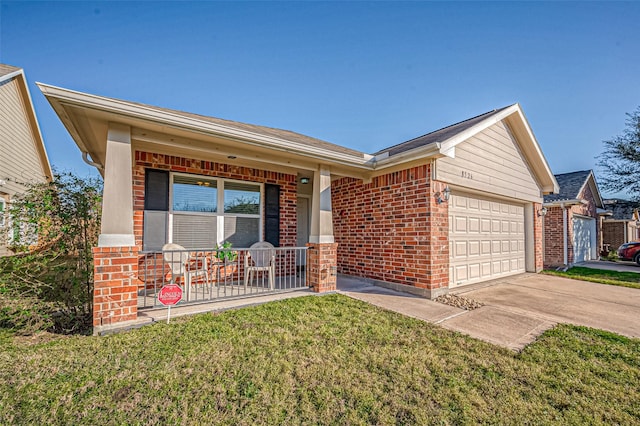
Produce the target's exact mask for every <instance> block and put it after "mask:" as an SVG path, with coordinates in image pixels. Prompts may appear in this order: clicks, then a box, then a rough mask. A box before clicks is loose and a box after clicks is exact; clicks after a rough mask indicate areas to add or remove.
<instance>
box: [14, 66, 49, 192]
mask: <svg viewBox="0 0 640 426" xmlns="http://www.w3.org/2000/svg"><path fill="white" fill-rule="evenodd" d="M9 76H13V77H16V80H17V81H18V82H19V83H18V84H19V85H20V86H21V91H22V92H23V94H24V96H25V98H26V99H24V103H25V105H24V107H25V110H26V112H27V114H29V116H30V120H29V121H30V122H31V125H32V126H33V136H34V138H35V139H36V143H37V144H38V145H39V146H37V147H36V151H37V152H38V156H39V157H40V164H41V165H42V169H43V171H44V172H45V174H46V175H47V176H46V177H48V180H51V179H53V171H52V170H51V163H50V162H49V155H48V154H47V150H46V148H45V146H44V139H43V138H42V131H41V130H40V124H39V123H38V117H37V116H36V110H35V108H34V107H33V100H32V99H31V93H30V92H29V85H28V84H27V77H26V76H25V74H24V70H22V69H19V70H18V71H14V72H12V73H10V74H9ZM11 78H12V77H11Z"/></svg>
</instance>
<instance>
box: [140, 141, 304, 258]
mask: <svg viewBox="0 0 640 426" xmlns="http://www.w3.org/2000/svg"><path fill="white" fill-rule="evenodd" d="M146 168H152V169H160V170H168V171H172V172H181V173H193V174H198V175H204V176H210V177H219V178H227V179H235V180H243V181H248V182H257V183H272V184H276V185H280V246H282V247H295V246H296V233H297V216H296V203H297V193H298V190H297V176H296V175H291V174H287V173H279V172H273V171H268V170H260V169H253V168H249V167H242V166H234V165H230V164H224V163H216V162H213V161H204V160H196V159H190V158H183V157H177V156H173V155H165V154H156V153H150V152H141V151H136V153H135V164H134V166H133V215H134V234H135V237H136V244H137V245H138V246H139V247H142V231H143V217H144V171H145V169H146ZM263 215H264V212H263ZM263 232H264V230H263Z"/></svg>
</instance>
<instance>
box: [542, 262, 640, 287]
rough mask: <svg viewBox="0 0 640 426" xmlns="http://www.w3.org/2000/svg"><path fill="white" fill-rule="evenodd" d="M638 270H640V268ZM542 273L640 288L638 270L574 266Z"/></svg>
mask: <svg viewBox="0 0 640 426" xmlns="http://www.w3.org/2000/svg"><path fill="white" fill-rule="evenodd" d="M638 270H639V271H640V268H639V269H638ZM542 273H543V274H547V275H556V276H558V277H566V278H573V279H576V280H582V281H590V282H593V283H600V284H608V285H617V286H621V287H630V288H640V273H636V272H617V271H607V270H604V269H592V268H583V267H581V266H574V267H573V268H571V269H569V270H567V271H566V272H562V271H551V270H547V271H543V272H542Z"/></svg>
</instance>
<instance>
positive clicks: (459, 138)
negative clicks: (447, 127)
mask: <svg viewBox="0 0 640 426" xmlns="http://www.w3.org/2000/svg"><path fill="white" fill-rule="evenodd" d="M517 105H518V104H513V105H511V106H510V107H508V108H507V109H505V110H504V111H501V112H500V113H498V114H496V115H493V116H491V117H488V118H486V119H484V120H482V121H481V122H479V123H478V124H476V125H475V126H471V127H469V128H468V129H466V130H464V131H462V132H460V133H458V134H456V135H454V136H452V137H451V138H449V139H447V140H445V141H443V142H442V151H445V152H446V151H448V150H449V149H451V148H453V147H455V146H456V145H458V144H459V143H461V142H464V141H466V140H467V139H469V138H471V137H473V136H475V135H477V134H478V133H480V132H481V131H483V130H485V129H487V128H489V127H491V126H493V125H494V124H496V123H498V122H500V121H502V120H504V119H505V118H506V117H508V116H510V115H511V114H513V113H514V112H515V111H517V110H518V106H517Z"/></svg>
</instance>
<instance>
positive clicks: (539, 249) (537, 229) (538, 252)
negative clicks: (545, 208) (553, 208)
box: [533, 203, 544, 272]
mask: <svg viewBox="0 0 640 426" xmlns="http://www.w3.org/2000/svg"><path fill="white" fill-rule="evenodd" d="M540 209H542V204H540V203H533V238H534V250H535V268H536V272H538V271H540V270H541V269H542V268H543V267H544V242H543V236H542V222H543V220H544V219H543V217H541V216H538V212H539V211H540Z"/></svg>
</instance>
